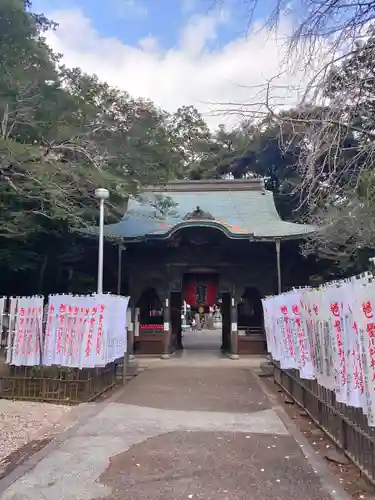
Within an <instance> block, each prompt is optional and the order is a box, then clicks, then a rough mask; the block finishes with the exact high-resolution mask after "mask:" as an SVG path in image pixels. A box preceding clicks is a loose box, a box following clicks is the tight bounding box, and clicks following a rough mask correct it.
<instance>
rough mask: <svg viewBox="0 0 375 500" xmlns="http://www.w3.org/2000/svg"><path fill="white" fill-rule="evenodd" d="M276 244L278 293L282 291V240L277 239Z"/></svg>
mask: <svg viewBox="0 0 375 500" xmlns="http://www.w3.org/2000/svg"><path fill="white" fill-rule="evenodd" d="M275 244H276V266H277V293H278V294H279V295H280V293H281V261H280V246H281V240H279V239H277V240H275Z"/></svg>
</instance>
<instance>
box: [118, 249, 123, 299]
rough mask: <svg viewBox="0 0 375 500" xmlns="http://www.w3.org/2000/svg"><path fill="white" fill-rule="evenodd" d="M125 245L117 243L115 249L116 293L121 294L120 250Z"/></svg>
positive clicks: (121, 250)
mask: <svg viewBox="0 0 375 500" xmlns="http://www.w3.org/2000/svg"><path fill="white" fill-rule="evenodd" d="M123 250H125V247H124V245H123V244H122V243H119V245H118V251H117V295H121V282H122V252H123Z"/></svg>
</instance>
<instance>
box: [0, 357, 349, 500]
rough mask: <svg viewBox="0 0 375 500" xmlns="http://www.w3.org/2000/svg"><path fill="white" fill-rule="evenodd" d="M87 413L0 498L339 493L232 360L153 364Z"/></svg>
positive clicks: (323, 496)
mask: <svg viewBox="0 0 375 500" xmlns="http://www.w3.org/2000/svg"><path fill="white" fill-rule="evenodd" d="M164 363H168V361H165V362H164ZM161 366H162V365H161ZM97 410H98V411H97V413H96V414H94V415H93V416H91V418H89V419H87V421H85V422H83V423H82V425H80V426H78V427H77V428H76V429H75V430H74V432H72V433H70V434H68V435H67V436H66V438H65V439H64V440H62V441H61V442H60V444H59V445H58V446H57V447H55V448H54V449H51V450H50V451H49V452H48V454H47V455H46V456H45V457H44V458H42V459H41V460H40V461H39V462H38V463H37V464H36V466H35V467H34V468H33V469H32V470H30V471H29V472H27V473H26V474H24V475H23V476H22V477H20V478H19V479H18V480H16V481H15V482H14V483H13V484H12V485H11V486H10V487H9V488H8V489H7V490H6V491H4V492H3V494H2V495H1V499H2V500H40V499H44V500H92V499H101V500H120V499H121V500H122V499H124V500H125V499H129V500H130V499H131V500H159V499H160V500H161V499H163V500H180V499H181V500H182V499H201V500H213V499H215V500H261V499H267V500H273V499H275V500H276V499H278V500H284V499H285V500H287V499H290V500H293V499H296V500H297V499H298V500H299V499H303V500H329V499H333V498H335V499H341V498H342V499H344V497H342V496H340V495H338V493H339V492H337V491H336V493H332V491H331V490H332V486H331V485H330V484H328V483H327V482H326V478H324V481H322V480H321V478H320V477H319V475H318V474H317V473H316V471H314V470H313V468H312V467H311V465H309V462H308V460H307V459H306V458H305V456H304V454H303V453H302V451H301V446H300V445H298V444H297V443H296V441H295V439H294V438H293V437H292V436H291V435H290V433H289V431H288V429H287V427H286V426H285V425H284V423H283V421H282V420H281V419H280V417H279V415H278V413H277V411H275V410H274V409H273V408H272V407H271V403H270V400H269V398H268V397H267V396H266V394H265V393H264V391H263V390H262V387H261V386H260V385H259V383H258V381H257V380H256V378H255V376H254V375H252V374H251V372H250V371H249V370H248V369H245V368H242V367H238V366H236V365H235V362H234V364H233V365H232V368H227V369H223V368H221V367H220V366H216V367H211V368H205V367H199V366H196V367H194V368H188V367H180V368H179V367H178V366H176V367H173V368H166V367H156V368H155V367H154V368H153V369H150V370H146V371H144V372H143V373H141V374H140V375H139V376H138V377H137V378H136V379H134V380H133V381H132V382H130V383H129V384H128V385H127V386H126V387H125V388H124V390H123V391H122V392H121V393H120V394H119V396H118V397H117V399H116V402H109V403H105V404H98V405H97ZM0 493H1V482H0Z"/></svg>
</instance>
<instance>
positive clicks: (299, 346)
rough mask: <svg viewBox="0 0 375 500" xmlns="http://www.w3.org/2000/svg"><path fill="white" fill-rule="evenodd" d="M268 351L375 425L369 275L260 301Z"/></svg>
mask: <svg viewBox="0 0 375 500" xmlns="http://www.w3.org/2000/svg"><path fill="white" fill-rule="evenodd" d="M262 303H263V310H264V323H265V330H266V337H267V344H268V350H269V352H270V353H271V354H272V357H273V359H275V360H277V361H279V362H280V366H281V368H283V369H296V370H299V372H300V376H301V378H304V379H316V380H317V382H318V383H319V384H320V385H322V386H323V387H325V388H327V389H329V390H332V391H334V393H335V396H336V399H337V401H338V402H340V403H343V404H345V405H347V406H352V407H355V408H362V409H363V412H364V413H365V415H367V419H368V423H369V425H370V426H372V427H374V426H375V282H374V281H372V280H370V279H369V276H368V275H366V276H364V277H361V278H353V279H350V280H345V281H341V282H339V283H333V284H328V285H325V286H323V287H321V288H319V289H311V288H305V289H300V290H293V291H291V292H288V293H284V294H281V295H277V296H274V297H267V298H265V299H263V300H262Z"/></svg>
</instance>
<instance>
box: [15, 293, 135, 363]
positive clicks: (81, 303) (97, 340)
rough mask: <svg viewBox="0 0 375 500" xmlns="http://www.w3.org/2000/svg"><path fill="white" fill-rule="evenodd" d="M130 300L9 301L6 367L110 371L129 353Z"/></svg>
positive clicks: (109, 297)
mask: <svg viewBox="0 0 375 500" xmlns="http://www.w3.org/2000/svg"><path fill="white" fill-rule="evenodd" d="M128 303H129V297H121V296H119V295H109V294H108V295H107V294H101V295H82V296H80V295H77V296H75V295H50V297H49V300H48V305H47V307H46V309H45V315H44V316H45V321H44V327H43V298H42V297H16V298H11V300H10V311H9V321H10V327H9V333H8V339H7V346H8V350H7V359H6V362H7V363H9V364H12V365H16V366H37V365H44V366H52V365H58V366H66V367H71V368H94V367H101V366H105V365H107V364H108V363H111V362H113V361H115V360H117V359H120V358H122V357H123V356H124V354H125V352H126V351H127V330H126V319H127V308H128Z"/></svg>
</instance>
